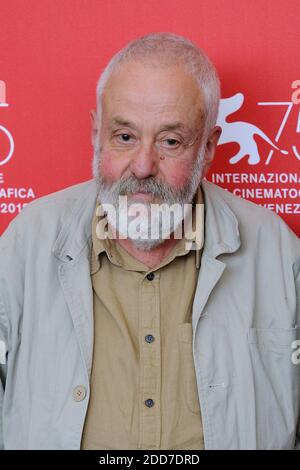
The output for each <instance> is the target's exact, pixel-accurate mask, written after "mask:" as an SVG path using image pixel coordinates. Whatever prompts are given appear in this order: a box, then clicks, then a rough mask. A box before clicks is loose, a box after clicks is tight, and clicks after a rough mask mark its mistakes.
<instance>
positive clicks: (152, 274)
mask: <svg viewBox="0 0 300 470" xmlns="http://www.w3.org/2000/svg"><path fill="white" fill-rule="evenodd" d="M154 277H155V274H154V273H152V272H151V273H149V274H147V276H146V278H147V279H148V281H153V279H154Z"/></svg>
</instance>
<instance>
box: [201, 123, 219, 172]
mask: <svg viewBox="0 0 300 470" xmlns="http://www.w3.org/2000/svg"><path fill="white" fill-rule="evenodd" d="M221 133H222V128H221V127H220V126H215V127H214V128H213V129H212V130H211V131H210V133H209V136H208V138H207V140H206V145H205V156H204V166H203V172H202V177H204V176H205V175H206V173H207V172H208V170H209V168H210V166H211V164H212V161H213V159H214V156H215V151H216V148H217V145H218V140H219V138H220V135H221Z"/></svg>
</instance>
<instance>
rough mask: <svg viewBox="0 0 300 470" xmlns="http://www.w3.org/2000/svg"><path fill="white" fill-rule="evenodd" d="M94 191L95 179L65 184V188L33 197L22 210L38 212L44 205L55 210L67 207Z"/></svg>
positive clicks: (24, 211)
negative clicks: (69, 184)
mask: <svg viewBox="0 0 300 470" xmlns="http://www.w3.org/2000/svg"><path fill="white" fill-rule="evenodd" d="M95 191H96V182H95V179H90V180H87V181H83V182H81V183H77V184H73V185H71V186H67V187H66V188H63V189H59V190H57V191H55V192H52V193H50V194H46V195H44V196H41V197H39V198H37V199H35V200H34V201H31V202H30V203H29V204H27V205H26V206H25V207H24V209H23V211H22V212H23V213H26V212H35V211H36V212H39V211H40V209H41V208H43V207H46V206H47V207H50V206H53V207H54V208H56V209H57V210H61V209H63V208H65V207H66V208H68V207H69V206H70V205H73V204H74V203H75V202H76V201H78V200H82V199H85V198H86V197H89V196H90V195H91V193H94V192H95Z"/></svg>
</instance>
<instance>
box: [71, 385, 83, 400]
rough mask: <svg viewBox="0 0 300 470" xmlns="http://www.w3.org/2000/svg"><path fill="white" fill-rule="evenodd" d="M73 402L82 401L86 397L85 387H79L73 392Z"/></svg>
mask: <svg viewBox="0 0 300 470" xmlns="http://www.w3.org/2000/svg"><path fill="white" fill-rule="evenodd" d="M72 396H73V400H75V401H82V400H84V399H85V397H86V388H85V386H84V385H77V387H75V388H74V390H73V394H72Z"/></svg>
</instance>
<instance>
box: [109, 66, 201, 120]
mask: <svg viewBox="0 0 300 470" xmlns="http://www.w3.org/2000/svg"><path fill="white" fill-rule="evenodd" d="M101 107H102V113H103V117H105V119H106V120H112V119H115V116H116V115H118V116H120V115H122V116H124V118H128V119H129V120H130V119H133V118H134V117H135V118H136V119H143V120H147V119H149V120H150V121H151V119H153V120H155V119H158V118H159V117H161V118H162V119H166V118H168V119H170V118H172V119H173V120H180V121H182V120H186V122H187V123H189V125H192V124H193V122H194V121H195V122H196V121H199V119H201V118H202V117H203V114H204V100H203V93H202V91H201V90H200V88H199V85H198V83H197V80H196V78H195V77H194V76H193V75H191V74H190V73H188V71H187V70H186V69H185V67H184V66H183V65H182V64H174V63H172V64H168V65H166V64H163V65H162V64H159V63H158V62H154V63H153V62H151V61H148V60H147V62H137V61H129V62H126V63H123V64H122V65H121V66H119V67H118V68H117V70H116V71H114V72H113V74H112V75H111V76H110V78H109V79H108V81H107V83H106V86H105V88H104V90H103V96H102V106H101Z"/></svg>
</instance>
